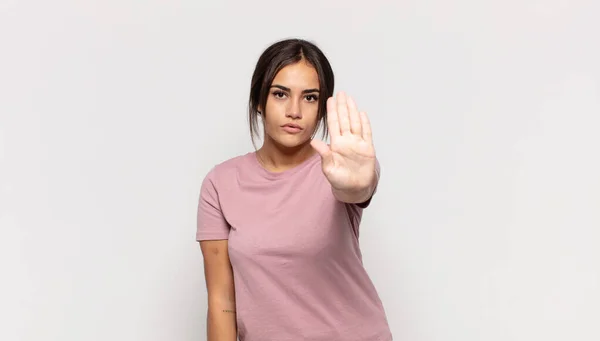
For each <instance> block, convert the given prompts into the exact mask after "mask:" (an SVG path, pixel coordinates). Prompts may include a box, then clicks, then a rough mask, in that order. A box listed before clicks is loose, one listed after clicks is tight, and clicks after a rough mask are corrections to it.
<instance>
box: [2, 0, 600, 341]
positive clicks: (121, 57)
mask: <svg viewBox="0 0 600 341" xmlns="http://www.w3.org/2000/svg"><path fill="white" fill-rule="evenodd" d="M599 9H600V5H599V3H598V2H597V1H596V2H594V1H592V0H589V1H583V0H578V1H567V0H564V1H563V0H526V1H475V0H473V1H466V0H459V1H442V0H437V1H424V0H421V1H387V2H386V1H382V0H373V1H360V2H358V1H355V2H349V1H323V2H317V1H302V2H282V1H279V2H271V1H245V2H242V1H236V2H233V1H214V2H203V1H190V0H185V1H156V0H154V1H133V0H119V1H114V0H113V1H99V0H96V1H80V0H71V1H65V0H60V1H16V0H14V1H10V0H9V1H6V0H3V1H0V96H1V97H0V115H1V116H0V137H1V139H0V226H1V229H0V262H1V264H0V265H1V266H0V269H1V271H2V272H1V273H2V280H1V281H0V289H1V290H0V302H1V303H0V321H2V322H1V323H0V339H1V340H3V341H4V340H6V341H10V340H27V341H29V340H44V341H49V340H57V341H58V340H60V341H66V340H73V341H75V340H77V341H79V340H82V341H83V340H85V341H88V340H115V341H117V340H128V341H131V340H144V341H154V340H161V341H162V340H190V341H191V340H204V339H205V316H206V315H205V313H206V311H205V310H206V292H205V287H204V278H203V270H202V260H201V253H200V250H199V247H198V245H197V243H196V242H195V241H194V233H195V214H196V204H197V196H198V191H199V188H200V183H201V181H202V178H203V177H204V175H205V174H206V172H207V171H208V170H209V169H210V167H212V166H213V165H214V164H215V163H218V162H221V161H223V160H225V159H228V158H230V157H233V156H235V155H239V154H241V153H245V152H248V151H250V150H251V148H252V147H251V143H250V138H249V135H248V129H247V125H246V118H245V117H246V116H245V115H246V102H247V96H248V91H249V84H250V76H251V73H252V70H253V67H254V63H255V62H256V59H257V58H258V56H259V54H260V53H261V52H262V50H263V49H264V48H266V47H267V46H268V45H269V44H270V43H272V42H274V41H275V40H278V39H281V38H286V37H291V36H297V37H302V38H307V39H310V40H313V41H315V42H316V43H317V44H319V46H321V47H322V48H323V50H324V51H325V52H326V54H327V55H328V57H329V58H330V60H331V62H332V64H333V67H334V71H335V73H336V79H337V83H336V90H345V91H347V92H348V93H350V94H351V95H353V96H355V98H356V100H357V102H358V105H359V107H360V109H361V110H365V111H367V112H368V114H369V115H370V118H371V121H372V125H373V129H374V139H375V144H376V150H377V154H378V157H379V159H380V161H381V165H382V178H381V185H380V187H379V191H378V194H377V197H376V199H375V200H374V202H373V205H372V206H371V207H370V208H369V209H368V211H366V213H365V219H364V224H363V225H362V234H361V245H362V249H363V254H364V260H365V265H366V267H367V269H368V271H369V273H370V275H371V276H372V279H373V281H374V282H375V284H376V286H377V288H378V290H379V292H380V295H381V298H382V300H383V302H384V305H385V308H386V311H387V313H388V316H389V321H390V325H391V328H392V331H393V333H394V339H395V340H410V341H441V340H461V341H462V340H464V341H481V340H484V341H495V340H498V341H505V340H515V341H516V340H523V341H525V340H527V341H531V340H578V341H584V340H590V341H591V340H595V341H597V340H599V339H600V327H599V326H598V322H599V321H600V308H599V307H600V283H599V282H600V264H599V263H600V251H599V249H598V244H599V239H600V238H599V237H600V233H599V232H598V229H599V227H600V213H599V212H600V175H599V174H600V161H599V154H600V153H599V152H598V147H599V146H600V137H599V133H598V132H599V129H600V67H599V64H600V63H599V62H598V61H599V60H600V52H599V45H600V44H599V43H598V42H599V41H600V39H599V38H598V36H599V32H600V24H599V23H598V14H599ZM340 285H343V283H342V284H340Z"/></svg>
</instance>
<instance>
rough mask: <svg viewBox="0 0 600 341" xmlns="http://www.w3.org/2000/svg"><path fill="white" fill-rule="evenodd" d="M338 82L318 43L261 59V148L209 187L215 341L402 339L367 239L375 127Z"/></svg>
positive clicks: (200, 228)
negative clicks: (370, 263)
mask: <svg viewBox="0 0 600 341" xmlns="http://www.w3.org/2000/svg"><path fill="white" fill-rule="evenodd" d="M333 87H334V76H333V71H332V69H331V66H330V64H329V62H328V60H327V58H326V57H325V55H324V54H323V52H322V51H321V50H320V49H319V48H318V47H317V46H315V45H314V44H312V43H310V42H308V41H305V40H300V39H290V40H283V41H279V42H276V43H275V44H273V45H271V46H270V47H268V48H267V49H266V50H265V51H264V52H263V54H262V55H261V56H260V58H259V60H258V63H257V65H256V69H255V71H254V75H253V77H252V83H251V88H250V101H249V123H250V133H251V136H252V138H253V141H254V137H255V136H256V133H257V131H258V130H259V129H258V128H259V123H258V121H259V119H260V121H261V126H262V131H263V133H264V134H263V136H264V139H263V140H264V142H263V145H262V147H261V148H260V149H258V150H256V151H254V152H249V153H247V154H244V155H241V156H237V157H234V158H231V159H229V160H227V161H225V162H222V163H220V164H218V165H216V166H215V167H213V168H212V169H211V170H210V171H209V172H208V174H207V175H206V177H205V178H204V181H203V183H202V188H201V193H200V200H199V205H198V225H197V232H196V240H197V241H199V243H200V247H201V250H202V255H203V258H204V274H205V278H206V288H207V292H208V319H207V329H208V331H207V334H208V341H234V340H236V338H237V337H239V340H240V341H390V340H392V335H391V332H390V329H389V326H388V321H387V318H386V314H385V311H384V308H383V305H382V303H381V301H380V299H379V296H378V294H377V291H376V289H375V287H374V286H373V283H372V282H371V280H370V278H369V276H368V274H367V272H366V271H365V268H364V267H363V264H362V256H361V251H360V248H359V242H358V236H359V225H360V221H361V217H362V212H363V209H365V208H366V207H367V206H368V205H369V203H370V201H371V197H372V196H373V194H374V193H375V190H376V186H377V183H378V181H379V163H378V161H377V159H376V156H375V149H374V147H373V142H372V138H371V127H370V125H369V120H368V118H367V115H366V114H365V113H364V112H361V111H359V110H358V109H357V107H356V104H355V102H354V101H353V99H352V98H351V97H350V96H348V95H346V94H344V93H343V92H339V93H337V95H336V96H335V97H333ZM321 126H322V127H323V136H330V141H331V142H330V144H326V143H325V142H323V141H321V140H318V139H314V137H315V134H316V132H317V130H318V128H319V127H321Z"/></svg>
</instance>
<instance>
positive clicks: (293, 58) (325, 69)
mask: <svg viewBox="0 0 600 341" xmlns="http://www.w3.org/2000/svg"><path fill="white" fill-rule="evenodd" d="M303 59H304V60H305V61H306V62H308V63H309V64H310V65H312V66H313V67H314V68H315V69H316V71H317V75H318V77H319V111H318V114H317V121H318V124H317V127H316V128H315V131H314V132H313V137H314V135H315V134H316V132H317V131H318V130H319V126H320V125H321V124H322V125H323V137H324V138H325V137H327V136H328V131H327V124H325V123H326V122H327V98H329V97H331V96H332V95H333V87H334V77H333V70H332V68H331V65H330V64H329V61H328V60H327V57H325V54H324V53H323V52H322V51H321V50H320V49H319V48H318V47H317V46H316V45H315V44H314V43H311V42H309V41H306V40H303V39H285V40H280V41H278V42H275V43H274V44H272V45H271V46H269V47H268V48H267V49H266V50H265V51H264V52H263V53H262V55H261V56H260V57H259V58H258V62H257V63H256V67H255V69H254V74H253V75H252V82H251V86H250V100H249V103H248V104H249V105H248V122H249V123H250V137H251V138H252V144H253V145H254V147H255V148H256V144H255V140H254V139H255V137H256V133H257V131H258V116H259V115H261V113H260V112H259V111H258V108H259V107H261V108H263V110H264V109H265V107H266V104H267V97H268V95H269V88H270V87H271V83H272V82H273V79H274V78H275V76H276V75H277V73H278V72H279V70H281V69H282V68H284V67H285V66H287V65H290V64H295V63H298V62H300V61H301V60H303ZM263 114H264V113H263Z"/></svg>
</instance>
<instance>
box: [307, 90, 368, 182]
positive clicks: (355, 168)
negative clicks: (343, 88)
mask: <svg viewBox="0 0 600 341" xmlns="http://www.w3.org/2000/svg"><path fill="white" fill-rule="evenodd" d="M327 126H328V129H329V133H330V136H331V143H330V145H327V144H326V143H325V142H323V141H320V140H312V141H311V145H312V146H313V148H315V150H316V151H317V152H318V153H319V154H320V155H321V158H322V166H323V173H324V174H325V176H326V177H327V180H328V181H329V182H330V183H331V186H332V187H333V188H334V189H336V190H340V191H359V190H362V189H364V188H365V187H367V186H369V185H370V184H371V183H372V181H373V178H374V177H375V176H376V174H375V167H376V160H375V148H374V146H373V139H372V135H371V124H370V122H369V119H368V117H367V114H366V113H365V112H359V111H358V109H357V108H356V103H355V102H354V100H353V99H352V98H351V97H350V96H347V95H346V94H345V93H343V92H340V93H338V94H337V96H336V97H335V98H334V97H330V98H329V99H327Z"/></svg>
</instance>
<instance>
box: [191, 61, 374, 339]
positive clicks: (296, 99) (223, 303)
mask: <svg viewBox="0 0 600 341" xmlns="http://www.w3.org/2000/svg"><path fill="white" fill-rule="evenodd" d="M272 85H273V86H272V87H271V89H270V93H269V97H268V99H267V103H266V107H265V108H258V109H259V111H261V112H263V115H264V116H263V117H264V120H263V122H264V131H265V142H264V143H263V146H262V147H261V148H260V149H259V150H258V151H257V159H258V160H259V161H260V162H261V164H262V165H263V167H265V168H266V169H268V170H270V171H273V172H281V171H285V170H287V169H290V168H293V167H296V166H298V165H299V164H301V163H302V162H303V161H305V160H306V159H307V158H309V157H311V156H313V155H314V154H315V153H318V154H319V155H320V156H321V161H322V162H321V164H322V169H323V173H324V174H325V176H326V177H327V180H328V181H329V183H330V184H331V189H332V193H333V194H334V196H335V197H336V198H337V199H338V200H340V201H343V202H347V203H363V202H365V201H367V200H368V199H369V198H370V196H371V195H372V194H373V191H374V189H375V185H376V180H377V174H376V161H375V149H374V147H373V142H372V139H371V126H370V124H369V120H368V118H367V115H366V114H365V113H364V112H359V111H358V109H357V108H356V104H355V103H354V100H353V99H352V98H351V97H350V96H347V95H346V94H345V93H344V92H339V93H338V94H337V95H336V97H335V98H334V97H330V98H328V99H327V127H328V129H329V133H330V136H331V143H330V144H329V145H328V144H326V143H325V142H323V141H320V140H316V139H311V136H312V135H313V132H314V131H315V129H316V128H317V113H318V95H319V94H318V88H319V78H318V74H317V72H316V70H315V69H314V67H312V66H311V65H310V64H308V63H306V62H305V61H300V62H298V63H296V64H292V65H288V66H286V67H284V68H283V69H281V70H280V71H279V72H278V73H277V75H276V76H275V78H274V79H273V82H272ZM314 89H316V91H313V90H314ZM262 109H264V110H262ZM286 123H295V124H298V125H299V126H300V127H301V128H302V130H301V132H300V133H297V134H290V133H288V132H286V131H284V130H283V128H282V126H283V125H284V124H286ZM200 247H201V249H202V254H203V257H204V271H205V279H206V287H207V291H208V313H207V340H208V341H235V340H237V325H236V312H235V306H236V304H235V289H234V281H233V271H232V268H231V263H230V260H229V255H228V240H227V239H225V240H205V241H201V242H200Z"/></svg>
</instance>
